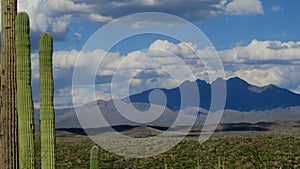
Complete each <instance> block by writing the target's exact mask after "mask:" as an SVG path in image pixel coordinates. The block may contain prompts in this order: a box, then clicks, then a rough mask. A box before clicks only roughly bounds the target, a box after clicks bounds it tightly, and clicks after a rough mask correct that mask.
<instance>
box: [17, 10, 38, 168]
mask: <svg viewBox="0 0 300 169" xmlns="http://www.w3.org/2000/svg"><path fill="white" fill-rule="evenodd" d="M29 29H30V28H29V17H28V15H27V14H26V13H24V12H21V13H19V14H18V15H17V18H16V52H17V109H18V131H19V137H18V139H19V163H20V168H21V169H23V168H24V169H33V168H34V120H33V118H34V110H33V102H32V91H31V60H30V35H29Z"/></svg>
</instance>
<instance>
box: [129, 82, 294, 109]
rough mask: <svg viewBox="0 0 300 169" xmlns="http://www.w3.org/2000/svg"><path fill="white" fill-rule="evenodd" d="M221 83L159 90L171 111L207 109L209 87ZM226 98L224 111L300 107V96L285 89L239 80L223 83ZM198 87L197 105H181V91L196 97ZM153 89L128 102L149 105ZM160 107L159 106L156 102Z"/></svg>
mask: <svg viewBox="0 0 300 169" xmlns="http://www.w3.org/2000/svg"><path fill="white" fill-rule="evenodd" d="M220 81H224V80H223V79H217V80H216V81H214V82H213V83H212V84H208V83H206V82H205V81H202V80H197V81H195V82H191V81H186V82H184V83H182V84H181V85H180V86H179V87H177V88H174V89H160V90H161V91H163V92H164V93H165V96H166V98H167V104H166V106H167V107H168V108H169V109H171V110H179V109H182V108H185V107H189V106H199V107H202V108H205V109H209V107H210V101H211V86H212V85H214V84H216V83H219V82H220ZM226 84H227V98H226V104H225V109H232V110H238V111H251V110H269V109H276V108H285V107H290V106H300V95H299V94H296V93H293V92H291V91H289V90H287V89H283V88H279V87H277V86H275V85H272V84H271V85H268V86H264V87H258V86H255V85H251V84H249V83H247V82H246V81H245V80H242V79H240V78H238V77H234V78H231V79H229V80H227V81H226ZM195 85H196V86H197V87H198V90H199V95H200V102H199V103H198V104H197V105H183V106H182V107H180V105H181V100H180V97H181V95H180V90H184V91H186V93H187V94H188V95H193V94H195V90H193V88H194V86H195ZM153 90H155V89H150V90H147V91H144V92H142V93H139V94H135V95H132V96H130V97H129V100H130V102H141V103H149V94H150V93H151V91H153ZM158 104H159V103H158Z"/></svg>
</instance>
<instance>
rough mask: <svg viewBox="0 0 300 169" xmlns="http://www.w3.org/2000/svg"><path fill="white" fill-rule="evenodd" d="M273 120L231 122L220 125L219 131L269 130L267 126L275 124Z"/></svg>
mask: <svg viewBox="0 0 300 169" xmlns="http://www.w3.org/2000/svg"><path fill="white" fill-rule="evenodd" d="M275 124H276V123H273V122H259V123H254V124H252V123H230V124H224V125H221V126H220V127H218V129H217V130H216V131H217V132H226V131H269V129H268V128H267V127H269V126H271V125H275Z"/></svg>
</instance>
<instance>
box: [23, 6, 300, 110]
mask: <svg viewBox="0 0 300 169" xmlns="http://www.w3.org/2000/svg"><path fill="white" fill-rule="evenodd" d="M299 7H300V1H297V0H290V1H287V0H185V1H184V2H183V1H181V0H173V1H170V0H127V1H124V0H111V1H109V0H23V1H19V6H18V10H19V11H26V12H27V13H28V14H29V16H30V21H31V39H32V49H33V50H32V52H33V54H32V69H33V86H34V88H35V89H34V91H35V94H34V97H35V101H36V105H38V94H37V89H36V88H37V82H38V61H37V59H38V56H37V44H38V43H37V42H38V38H39V35H40V34H41V33H42V32H45V31H48V32H51V33H52V34H53V35H54V38H55V42H54V47H55V48H54V74H55V85H56V87H55V98H56V106H57V107H59V106H67V105H70V104H72V102H73V101H74V99H77V100H80V101H81V102H82V104H83V103H86V102H89V101H91V100H93V97H90V96H91V93H90V92H91V91H90V89H89V88H82V89H78V90H77V91H72V76H73V71H74V69H76V67H80V68H85V69H84V71H86V72H89V71H90V70H89V69H90V68H91V67H92V66H91V65H93V63H94V62H95V61H98V60H99V59H100V60H101V59H102V58H103V54H104V53H105V52H108V56H109V58H106V59H104V61H105V65H103V68H101V71H100V70H99V71H98V72H97V73H96V79H101V80H100V81H99V84H98V85H97V86H96V88H97V94H96V95H97V98H102V99H109V98H110V95H111V93H110V87H111V85H112V83H110V80H111V78H112V76H113V71H112V70H114V68H116V67H117V65H118V64H120V63H124V64H125V63H126V64H128V67H129V68H131V69H132V70H141V68H142V67H146V63H143V62H142V61H139V60H138V59H134V58H142V57H145V58H147V57H149V56H153V51H151V50H152V49H153V47H155V48H156V49H157V48H161V49H163V50H168V51H169V52H173V53H176V54H178V55H180V57H181V58H182V59H183V60H184V61H187V60H188V61H189V64H188V65H189V66H190V67H192V71H193V73H194V74H195V77H196V78H200V79H204V80H206V78H207V77H205V76H207V74H205V73H202V72H203V67H201V66H199V62H197V60H195V58H194V60H193V57H192V54H191V52H190V51H189V50H188V49H187V48H189V49H193V50H194V51H196V53H199V54H203V55H206V56H210V55H213V52H214V51H213V50H211V49H199V48H197V44H193V43H191V42H189V41H187V42H180V41H178V40H176V39H174V38H172V37H167V36H164V35H153V34H145V35H139V36H134V37H131V38H128V39H123V40H122V42H120V43H119V44H117V45H116V46H114V47H113V48H112V50H110V51H105V50H104V49H101V48H99V50H95V51H91V52H90V53H88V52H86V53H85V52H81V49H82V48H83V46H84V44H86V42H87V41H88V40H89V38H90V37H91V36H92V35H93V34H94V33H95V32H96V31H97V30H99V29H101V28H102V27H103V26H104V25H105V24H107V23H110V22H111V21H115V20H117V19H118V18H120V17H123V16H126V15H129V14H134V13H141V12H163V13H167V14H172V15H175V16H178V17H181V18H183V19H186V20H187V21H189V22H191V23H193V24H194V25H196V26H197V27H198V28H199V29H200V30H202V31H203V33H204V34H205V35H206V36H207V37H208V38H209V40H210V41H211V42H212V45H213V46H214V47H215V48H216V50H217V51H218V54H219V56H220V59H221V61H222V63H223V66H224V72H225V75H226V77H227V78H230V77H233V76H239V77H241V78H243V79H245V80H247V81H248V82H250V83H252V84H255V85H258V86H264V85H267V84H270V83H273V84H275V85H277V86H280V87H283V88H287V89H289V90H292V91H294V92H298V93H300V73H298V72H300V66H299V65H300V22H298V20H297V17H298V16H299V15H300V12H299ZM146 22H153V21H148V20H145V23H146ZM165 22H166V23H168V21H165ZM169 24H171V25H172V26H174V27H176V26H178V25H179V24H178V23H176V22H170V23H169ZM170 31H171V30H170ZM105 40H106V39H103V41H101V42H103V43H104V42H105ZM80 54H81V55H82V56H83V57H85V58H87V59H86V60H80V59H79V61H77V62H76V59H77V56H78V55H80ZM168 59H170V60H168ZM124 60H130V61H132V62H133V63H136V65H134V66H133V65H131V64H130V63H129V62H128V63H127V62H123V61H124ZM80 61H81V62H80ZM156 61H157V62H158V63H157V64H159V65H164V64H163V62H166V63H170V64H169V65H168V66H170V65H172V64H173V63H174V62H175V60H172V57H170V58H168V57H161V58H157V60H156ZM159 61H160V62H161V63H159ZM79 62H80V63H79ZM75 63H76V64H75ZM143 64H145V65H143ZM137 65H138V66H137ZM148 66H149V65H148ZM173 66H174V67H176V64H175V65H173ZM174 70H175V69H174ZM200 72H201V73H200ZM123 73H124V72H123ZM141 75H144V76H143V77H142V76H141ZM150 75H151V76H150ZM146 77H147V78H146ZM164 77H166V72H159V71H155V70H154V72H153V71H152V70H151V71H149V70H144V71H142V72H140V75H138V76H136V77H135V78H134V81H133V82H132V83H131V84H132V86H131V87H133V91H135V92H139V91H141V90H142V89H148V88H152V87H164V88H171V87H175V86H176V85H177V84H176V83H174V80H172V79H170V78H168V79H167V78H164ZM184 80H190V79H188V78H182V79H180V80H179V81H180V82H182V81H184ZM154 82H155V83H154ZM141 85H142V87H141ZM135 87H136V90H135ZM72 99H73V101H72Z"/></svg>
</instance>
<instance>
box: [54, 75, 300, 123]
mask: <svg viewBox="0 0 300 169" xmlns="http://www.w3.org/2000/svg"><path fill="white" fill-rule="evenodd" d="M221 83H226V84H227V87H226V93H227V95H226V103H225V111H224V113H223V117H222V120H221V123H238V122H250V123H252V122H253V123H257V122H261V121H268V122H273V121H290V120H300V95H299V94H296V93H293V92H291V91H289V90H287V89H283V88H279V87H277V86H275V85H272V84H270V85H267V86H264V87H258V86H255V85H251V84H249V83H248V82H246V81H245V80H243V79H240V78H238V77H234V78H231V79H228V80H223V79H217V80H216V81H214V82H213V83H212V84H209V83H206V82H205V81H202V80H196V81H194V82H191V81H185V82H184V83H182V84H181V85H180V86H178V87H176V88H173V89H160V91H162V92H163V94H164V95H165V100H166V102H164V101H162V102H159V101H156V100H153V97H152V96H151V93H153V91H154V90H157V89H150V90H147V91H144V92H141V93H138V94H135V95H132V96H129V97H128V98H125V99H123V100H124V101H127V102H129V101H130V102H131V103H133V105H134V107H136V108H137V109H139V110H147V109H149V107H150V104H149V103H150V100H151V97H152V100H151V103H153V101H154V103H155V104H156V108H157V109H160V108H161V107H163V108H164V112H163V114H162V115H161V116H160V117H159V118H158V119H156V120H155V121H153V122H151V123H147V124H144V125H155V126H168V125H171V124H172V123H173V121H174V120H175V119H176V118H177V114H178V111H179V110H183V111H184V113H185V115H186V117H185V118H186V119H188V118H190V117H195V116H197V120H196V124H200V125H201V124H203V123H204V122H205V119H206V117H207V113H208V110H209V108H210V101H211V90H212V86H213V85H216V86H218V84H221ZM195 87H197V88H198V90H194V89H195ZM180 91H185V93H184V94H186V95H185V96H188V97H187V98H190V99H192V98H193V97H195V96H197V94H199V95H200V100H199V101H197V102H195V101H193V100H191V102H187V103H185V104H181V99H180V98H181V94H180ZM195 91H198V92H199V93H196V94H195ZM160 96H161V95H157V96H156V97H154V99H158V100H159V99H160V98H159V97H160ZM189 96H190V97H189ZM149 98H150V99H149ZM96 103H97V107H94V108H91V105H90V104H87V105H85V106H82V107H81V108H80V109H81V110H82V112H84V114H83V115H84V116H85V117H87V118H90V119H91V120H93V119H94V117H95V116H97V115H96V114H95V112H96V109H99V110H101V113H102V114H103V117H105V119H106V120H107V121H109V124H110V125H116V126H117V125H139V124H138V123H136V122H132V121H130V120H128V119H126V118H124V117H123V116H122V115H120V114H119V113H118V111H117V109H116V108H115V106H114V103H113V101H112V100H108V101H104V100H98V101H97V102H96ZM160 104H161V105H160ZM190 107H198V108H199V110H198V114H194V113H193V112H192V111H190V110H189V108H190ZM56 126H57V127H58V128H74V127H81V125H80V123H79V121H78V119H77V115H76V111H75V109H74V108H71V109H64V110H57V115H56ZM87 127H88V126H87ZM92 127H94V126H92Z"/></svg>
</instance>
